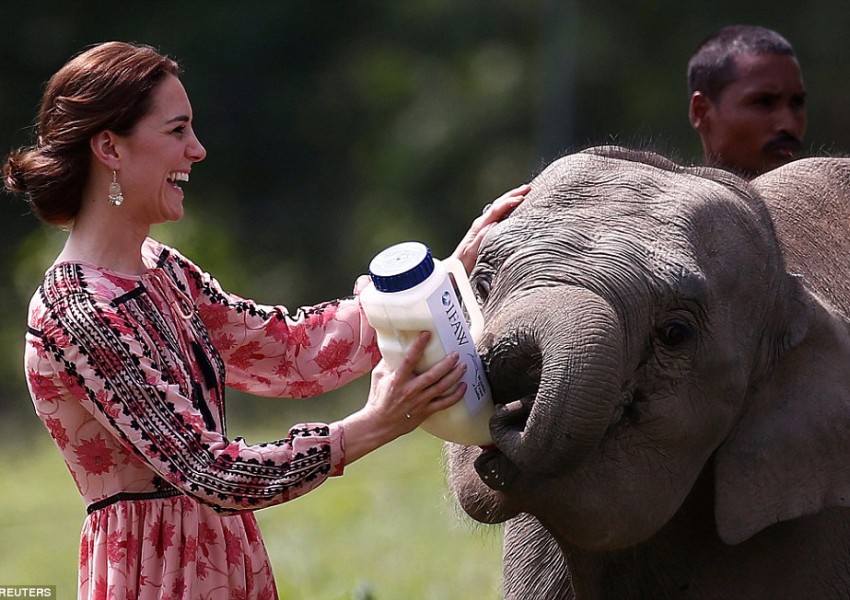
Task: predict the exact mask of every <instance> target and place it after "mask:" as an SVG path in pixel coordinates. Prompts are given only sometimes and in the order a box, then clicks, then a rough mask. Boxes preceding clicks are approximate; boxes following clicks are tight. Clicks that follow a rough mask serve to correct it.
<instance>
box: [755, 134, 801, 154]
mask: <svg viewBox="0 0 850 600" xmlns="http://www.w3.org/2000/svg"><path fill="white" fill-rule="evenodd" d="M789 148H790V149H791V151H792V152H794V153H797V152H800V151H801V150H802V149H803V142H802V141H801V140H800V139H799V138H797V137H795V136H793V135H791V134H787V133H786V134H782V135H780V136H778V137H775V138H773V139H772V140H770V141H769V142H768V143H767V144H765V145H764V150H765V152H774V151H776V150H785V149H789Z"/></svg>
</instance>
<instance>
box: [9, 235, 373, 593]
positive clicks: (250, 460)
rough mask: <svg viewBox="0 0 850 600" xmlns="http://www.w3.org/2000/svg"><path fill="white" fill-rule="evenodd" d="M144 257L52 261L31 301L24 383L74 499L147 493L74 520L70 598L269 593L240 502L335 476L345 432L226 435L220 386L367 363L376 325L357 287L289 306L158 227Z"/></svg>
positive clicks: (249, 517)
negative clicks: (254, 291)
mask: <svg viewBox="0 0 850 600" xmlns="http://www.w3.org/2000/svg"><path fill="white" fill-rule="evenodd" d="M143 256H144V259H145V261H146V263H147V264H148V265H151V266H152V269H151V271H150V272H149V273H147V274H145V275H142V276H139V277H130V276H124V275H120V274H116V273H111V272H109V271H105V270H103V269H100V268H98V267H95V266H93V265H87V264H84V263H62V264H59V265H55V266H54V267H52V268H51V269H50V270H48V272H47V273H46V274H45V279H44V282H43V283H42V285H41V286H40V287H39V289H38V290H37V291H36V293H35V295H34V296H33V299H32V301H31V303H30V308H29V311H28V325H29V330H28V333H27V344H26V356H25V369H26V375H27V383H28V386H29V390H30V395H31V396H32V399H33V403H34V406H35V409H36V412H37V414H38V415H39V417H40V418H41V419H42V422H43V423H44V425H45V428H46V430H47V431H48V432H49V434H50V435H51V437H53V439H54V440H55V442H56V445H57V448H58V449H59V450H60V452H61V453H62V455H63V457H64V459H65V462H66V464H67V465H68V468H69V471H70V473H71V476H72V478H73V480H74V482H75V484H76V485H77V488H78V489H79V491H80V494H81V495H82V497H83V499H84V501H85V503H86V504H87V505H92V504H93V503H95V502H99V501H102V500H104V499H108V498H115V497H116V495H117V494H130V498H132V497H133V496H132V495H133V494H137V495H138V494H147V495H148V496H138V498H137V499H122V500H117V501H114V502H113V503H108V502H107V503H106V504H105V506H104V507H102V508H97V509H96V510H93V511H92V512H91V513H90V514H89V515H88V517H87V518H86V519H85V522H84V525H83V530H82V532H81V535H80V562H79V569H80V578H79V583H80V589H79V597H80V598H86V599H92V598H131V599H132V598H138V599H145V598H167V597H176V598H178V597H179V598H215V599H217V598H222V599H227V600H232V599H233V598H242V597H244V598H252V599H257V598H263V599H266V598H276V597H277V593H276V591H275V585H274V578H273V575H272V571H271V564H270V562H269V560H268V556H267V554H266V550H265V547H264V544H263V541H262V537H261V535H260V533H259V529H258V528H257V525H256V520H255V519H254V515H253V513H252V512H250V511H252V510H254V509H257V508H262V507H265V506H271V505H274V504H279V503H281V502H285V501H287V500H290V499H292V498H296V497H298V496H300V495H302V494H304V493H306V492H308V491H310V490H311V489H313V488H315V487H316V486H318V485H319V484H321V483H322V482H323V481H324V480H325V479H326V478H327V477H328V476H331V475H340V474H341V473H342V470H343V465H344V455H343V443H342V432H341V429H340V428H339V427H338V426H327V425H323V424H301V425H296V426H294V427H292V428H291V429H290V432H289V434H288V435H285V436H283V437H282V438H281V439H280V440H279V441H275V442H269V443H265V444H258V445H250V444H248V443H246V442H245V441H244V440H241V439H240V438H234V439H232V440H230V439H228V438H226V437H225V435H224V414H225V405H224V390H225V385H227V386H230V387H235V388H238V389H243V390H245V391H248V392H250V393H254V394H259V395H265V396H276V397H292V398H301V397H306V396H312V395H318V394H321V393H324V392H326V391H328V390H330V389H334V388H336V387H339V386H341V385H344V384H345V383H348V382H349V381H351V380H353V379H354V378H356V377H358V376H359V375H362V374H365V373H367V372H368V371H369V370H371V368H372V367H373V366H374V365H375V364H376V363H377V361H378V360H379V358H380V355H379V353H378V352H377V345H376V342H375V336H374V331H372V329H371V328H370V327H369V326H368V324H367V323H366V321H365V318H363V315H362V311H361V309H360V306H359V303H358V301H357V300H356V299H347V300H341V301H337V302H331V303H326V304H321V305H318V306H316V307H313V308H309V309H302V310H299V311H297V312H296V313H294V314H290V313H289V312H288V311H287V309H286V308H285V307H283V306H279V305H278V306H266V305H261V304H257V303H254V302H252V301H250V300H245V299H243V298H240V297H238V296H235V295H232V294H229V293H227V292H225V291H224V290H222V289H221V288H220V286H219V285H218V283H217V282H216V281H215V280H214V279H213V278H211V277H210V276H209V275H208V274H206V273H204V272H203V271H201V270H200V269H198V268H197V267H196V266H195V265H194V264H192V263H191V262H190V261H189V260H187V259H186V258H185V257H183V256H181V255H180V254H179V253H177V252H175V251H174V250H173V249H171V248H168V247H166V246H163V245H161V244H159V243H157V242H155V241H153V240H147V241H146V242H145V245H144V247H143ZM153 265H156V266H155V267H153ZM181 314H186V315H187V316H186V317H185V318H184V317H181V316H180V315H181ZM284 431H285V430H284ZM172 486H175V487H176V489H175V487H172ZM176 493H179V494H180V495H174V494H176Z"/></svg>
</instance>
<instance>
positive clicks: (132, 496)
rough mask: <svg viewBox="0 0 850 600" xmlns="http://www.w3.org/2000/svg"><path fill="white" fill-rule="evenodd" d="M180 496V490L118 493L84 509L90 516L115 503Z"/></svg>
mask: <svg viewBox="0 0 850 600" xmlns="http://www.w3.org/2000/svg"><path fill="white" fill-rule="evenodd" d="M182 495H183V492H181V491H180V490H162V491H160V492H118V493H117V494H112V495H111V496H107V497H106V498H104V499H103V500H98V501H97V502H92V503H91V504H89V505H88V506H87V507H86V513H87V514H92V513H93V512H94V511H96V510H100V509H101V508H106V507H107V506H109V505H110V504H115V503H116V502H122V501H129V500H159V499H160V498H173V497H175V496H182Z"/></svg>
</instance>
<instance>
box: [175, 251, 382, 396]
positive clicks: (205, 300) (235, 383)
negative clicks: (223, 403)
mask: <svg viewBox="0 0 850 600" xmlns="http://www.w3.org/2000/svg"><path fill="white" fill-rule="evenodd" d="M177 262H178V264H179V265H180V267H181V270H182V271H183V273H184V274H185V276H186V278H187V281H188V285H189V287H190V288H191V289H190V293H191V295H192V297H193V300H194V302H195V304H196V305H197V309H198V312H199V314H200V316H201V319H202V320H203V322H204V324H205V325H206V327H207V329H208V330H209V335H210V337H211V340H212V343H213V344H214V345H215V347H216V349H217V350H218V352H219V353H220V355H221V357H222V359H223V360H224V362H225V364H226V365H227V384H228V385H229V386H231V387H234V388H237V389H241V390H244V391H247V392H250V393H253V394H258V395H264V396H278V397H287V398H305V397H309V396H315V395H317V394H321V393H324V392H326V391H328V390H332V389H336V388H338V387H340V386H342V385H345V384H346V383H349V382H350V381H352V380H354V379H356V378H357V377H360V376H361V375H363V374H365V373H368V372H369V371H371V370H372V368H373V367H374V366H375V365H376V364H377V362H378V360H380V352H379V351H378V347H377V343H376V339H375V331H374V329H372V328H371V327H370V326H369V324H368V322H367V320H366V317H365V316H364V313H363V310H362V308H361V306H360V302H359V300H358V299H357V298H355V297H351V298H345V299H342V300H334V301H331V302H325V303H322V304H319V305H316V306H313V307H303V308H299V309H298V310H297V311H296V312H295V314H290V313H289V311H288V310H287V308H286V307H284V306H282V305H275V306H267V305H262V304H258V303H256V302H254V301H252V300H247V299H244V298H241V297H239V296H236V295H234V294H231V293H228V292H225V291H224V290H222V289H221V286H220V285H219V284H218V282H217V281H216V280H215V279H213V278H212V277H211V276H210V275H209V274H207V273H205V272H203V271H201V270H200V269H198V267H196V266H195V265H194V264H192V263H191V262H190V261H188V260H187V259H186V258H185V257H182V256H179V255H177Z"/></svg>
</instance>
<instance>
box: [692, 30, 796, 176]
mask: <svg viewBox="0 0 850 600" xmlns="http://www.w3.org/2000/svg"><path fill="white" fill-rule="evenodd" d="M688 92H689V94H690V105H689V111H688V116H689V119H690V122H691V126H692V127H693V128H694V130H696V132H697V133H698V134H699V136H700V140H701V141H702V148H703V153H704V155H705V163H706V164H707V165H709V166H713V167H720V168H723V169H727V170H730V171H733V172H735V173H737V174H739V175H741V176H743V177H746V178H748V179H749V178H753V177H756V176H758V175H761V174H762V173H764V172H766V171H769V170H771V169H775V168H776V167H779V166H781V165H784V164H785V163H787V162H790V161H792V160H795V159H796V158H798V157H799V155H800V151H801V150H802V145H803V144H802V140H803V135H804V134H805V131H806V88H805V87H804V85H803V75H802V72H801V70H800V65H799V63H798V62H797V58H796V56H795V55H794V50H793V48H792V47H791V44H789V43H788V41H787V40H786V39H785V38H783V37H782V36H781V35H779V34H778V33H777V32H775V31H772V30H770V29H766V28H764V27H758V26H753V25H730V26H728V27H724V28H723V29H721V30H719V31H718V32H716V33H715V34H713V35H712V36H710V37H709V38H707V39H706V40H705V41H704V42H703V43H702V44H700V45H699V47H698V48H697V50H696V52H695V53H694V55H693V56H692V57H691V59H690V61H689V62H688Z"/></svg>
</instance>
